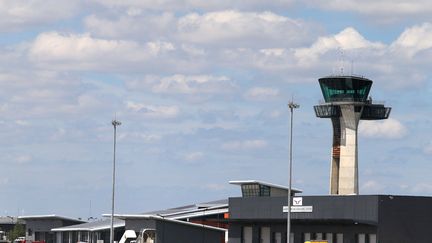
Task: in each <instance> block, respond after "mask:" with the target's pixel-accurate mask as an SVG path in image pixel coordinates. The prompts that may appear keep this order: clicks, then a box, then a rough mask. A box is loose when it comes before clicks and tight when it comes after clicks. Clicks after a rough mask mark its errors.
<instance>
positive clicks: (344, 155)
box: [314, 76, 391, 195]
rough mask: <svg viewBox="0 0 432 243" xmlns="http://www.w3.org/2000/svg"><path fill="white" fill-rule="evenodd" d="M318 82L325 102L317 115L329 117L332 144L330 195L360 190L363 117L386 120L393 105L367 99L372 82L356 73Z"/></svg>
mask: <svg viewBox="0 0 432 243" xmlns="http://www.w3.org/2000/svg"><path fill="white" fill-rule="evenodd" d="M319 83H320V86H321V90H322V92H323V95H324V100H325V102H324V103H322V104H320V105H317V106H314V109H315V114H316V115H317V117H321V118H330V119H331V121H332V125H333V146H332V153H331V169H330V194H334V195H350V194H358V193H359V183H358V146H357V128H358V125H359V122H360V120H378V119H387V118H388V116H389V114H390V110H391V108H389V107H384V105H383V104H372V100H371V99H367V97H368V94H369V91H370V88H371V86H372V81H371V80H369V79H365V78H362V77H356V76H330V77H325V78H320V79H319Z"/></svg>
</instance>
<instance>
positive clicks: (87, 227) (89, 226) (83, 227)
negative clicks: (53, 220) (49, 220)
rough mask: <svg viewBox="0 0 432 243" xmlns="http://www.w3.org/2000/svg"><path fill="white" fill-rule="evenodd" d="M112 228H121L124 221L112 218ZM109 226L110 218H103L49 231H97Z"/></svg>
mask: <svg viewBox="0 0 432 243" xmlns="http://www.w3.org/2000/svg"><path fill="white" fill-rule="evenodd" d="M113 226H114V228H121V227H124V226H125V222H124V220H122V219H118V218H114V225H113ZM109 228H111V219H103V220H98V221H94V222H88V223H84V224H77V225H71V226H66V227H60V228H54V229H51V231H55V232H62V231H98V230H105V229H109Z"/></svg>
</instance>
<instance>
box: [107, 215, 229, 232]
mask: <svg viewBox="0 0 432 243" xmlns="http://www.w3.org/2000/svg"><path fill="white" fill-rule="evenodd" d="M114 217H116V218H120V219H123V220H127V219H152V220H161V221H167V222H171V223H176V224H184V225H189V226H194V227H200V228H206V229H211V230H218V231H223V232H225V231H226V229H222V228H218V227H213V226H208V225H204V224H196V223H191V222H186V221H181V220H176V219H168V218H164V217H161V216H156V215H143V214H115V215H114Z"/></svg>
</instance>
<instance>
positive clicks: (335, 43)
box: [295, 27, 385, 65]
mask: <svg viewBox="0 0 432 243" xmlns="http://www.w3.org/2000/svg"><path fill="white" fill-rule="evenodd" d="M384 47H385V45H384V44H382V43H378V42H371V41H368V40H366V39H365V38H364V37H363V36H362V35H360V33H358V32H357V30H355V29H354V28H352V27H348V28H346V29H344V30H343V31H341V32H340V33H338V34H336V35H334V36H326V37H320V38H318V40H317V41H316V42H315V43H314V44H313V45H312V46H311V47H309V48H299V49H297V50H296V51H295V56H296V57H297V58H298V59H299V62H300V63H301V64H303V65H310V64H311V62H312V64H315V63H316V62H317V60H318V59H319V58H320V57H321V56H322V55H324V54H325V53H327V52H329V51H331V50H338V49H339V50H341V51H344V50H353V49H376V50H380V49H383V48H384Z"/></svg>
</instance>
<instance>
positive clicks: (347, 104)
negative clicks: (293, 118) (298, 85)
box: [21, 76, 432, 243]
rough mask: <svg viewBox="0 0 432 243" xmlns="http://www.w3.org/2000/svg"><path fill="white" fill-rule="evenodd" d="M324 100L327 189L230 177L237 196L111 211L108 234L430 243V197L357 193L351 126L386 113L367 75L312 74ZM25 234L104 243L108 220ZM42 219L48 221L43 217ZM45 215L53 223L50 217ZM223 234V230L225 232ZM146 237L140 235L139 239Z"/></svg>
mask: <svg viewBox="0 0 432 243" xmlns="http://www.w3.org/2000/svg"><path fill="white" fill-rule="evenodd" d="M319 84H320V87H321V90H322V93H323V96H324V101H323V102H321V103H320V104H319V105H317V106H315V107H314V110H315V114H316V116H317V117H320V118H329V119H331V121H332V125H333V145H332V148H331V163H330V190H329V191H330V193H329V195H320V196H310V195H303V194H302V193H303V192H302V191H301V190H299V189H293V188H291V190H290V189H289V188H287V187H286V186H281V185H277V184H273V183H267V182H263V181H257V180H239V181H231V182H230V183H231V184H233V185H236V186H240V188H241V196H236V197H230V198H228V199H224V200H217V201H213V202H207V203H199V204H193V205H187V206H183V207H177V208H172V209H166V210H160V211H153V212H148V213H142V214H133V215H126V214H118V215H116V218H115V225H114V228H115V240H116V241H118V240H120V238H121V236H122V235H123V233H124V232H125V231H126V230H132V231H135V232H137V233H139V232H147V233H148V236H149V237H152V238H151V240H150V241H148V242H151V243H178V242H181V243H222V242H228V243H286V242H288V239H287V212H285V211H284V207H285V206H286V205H288V195H290V196H291V198H292V202H291V205H292V207H291V208H290V214H291V234H290V236H289V238H290V239H289V243H304V242H308V241H313V240H317V241H320V242H327V243H413V242H415V243H430V242H432V237H431V234H430V232H429V228H430V227H431V226H432V197H423V196H397V195H360V194H359V190H358V187H359V178H358V149H357V146H358V144H357V128H358V124H359V122H360V120H379V119H387V118H388V117H389V115H390V111H391V108H390V107H385V106H384V104H380V103H374V102H373V101H372V99H371V98H370V96H369V92H370V89H371V86H372V80H370V79H366V78H364V77H357V76H329V77H324V78H321V79H319ZM21 218H22V219H24V220H25V221H26V227H27V230H26V232H27V235H26V237H27V238H28V239H32V240H35V241H38V240H39V241H45V242H46V243H77V242H87V243H108V239H109V228H110V220H108V219H107V220H102V221H96V222H87V223H84V222H81V221H73V220H72V219H68V218H64V217H51V216H46V217H45V218H43V217H40V216H39V217H36V216H28V217H21ZM47 220H48V221H47ZM49 221H52V222H49ZM226 233H228V234H226ZM146 242H147V241H146Z"/></svg>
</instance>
